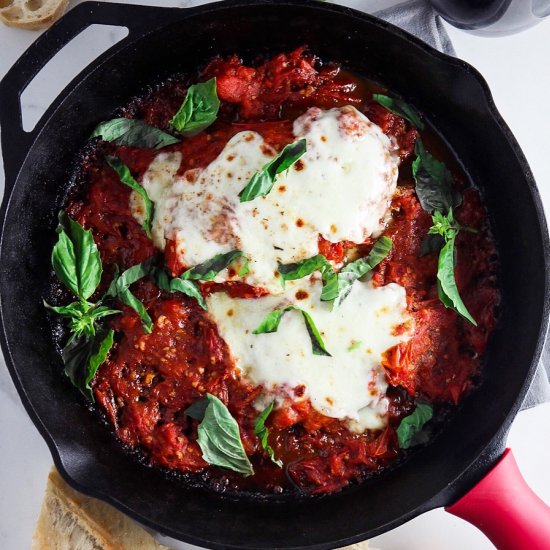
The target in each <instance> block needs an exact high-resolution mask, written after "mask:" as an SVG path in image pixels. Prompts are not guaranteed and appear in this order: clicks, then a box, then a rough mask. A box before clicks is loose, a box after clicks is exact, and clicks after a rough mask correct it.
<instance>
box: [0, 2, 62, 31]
mask: <svg viewBox="0 0 550 550" xmlns="http://www.w3.org/2000/svg"><path fill="white" fill-rule="evenodd" d="M68 4H69V0H0V20H2V21H3V22H4V23H5V24H6V25H8V26H10V27H17V28H19V29H28V30H33V31H35V30H38V29H45V28H46V27H49V26H50V25H52V23H53V22H54V21H57V19H59V18H60V17H61V16H62V15H63V13H65V10H66V9H67V5H68Z"/></svg>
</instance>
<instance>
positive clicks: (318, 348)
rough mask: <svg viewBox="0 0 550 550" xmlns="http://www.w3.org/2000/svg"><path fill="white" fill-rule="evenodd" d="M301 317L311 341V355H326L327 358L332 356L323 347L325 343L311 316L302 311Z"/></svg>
mask: <svg viewBox="0 0 550 550" xmlns="http://www.w3.org/2000/svg"><path fill="white" fill-rule="evenodd" d="M302 316H303V318H304V321H305V322H306V329H307V332H308V334H309V339H310V340H311V348H312V351H313V355H326V356H328V357H332V355H331V354H330V353H329V352H328V350H327V348H326V347H325V342H324V341H323V338H322V337H321V333H320V332H319V330H318V329H317V327H316V326H315V323H314V322H313V319H312V318H311V315H310V314H309V313H307V311H303V310H302Z"/></svg>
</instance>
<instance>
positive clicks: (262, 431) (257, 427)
mask: <svg viewBox="0 0 550 550" xmlns="http://www.w3.org/2000/svg"><path fill="white" fill-rule="evenodd" d="M271 411H273V403H270V404H269V405H268V406H267V407H266V408H265V409H264V410H263V411H262V412H261V413H260V414H259V416H258V418H256V421H255V422H254V434H255V435H256V436H257V437H258V439H259V440H260V443H261V444H262V449H264V451H266V452H267V454H268V455H269V458H271V461H272V462H273V463H275V464H277V466H279V468H282V467H283V462H282V461H281V460H277V459H276V458H275V451H274V450H273V448H272V447H271V446H270V445H269V443H268V437H269V430H268V429H267V428H266V426H265V421H266V420H267V418H268V416H269V415H270V414H271Z"/></svg>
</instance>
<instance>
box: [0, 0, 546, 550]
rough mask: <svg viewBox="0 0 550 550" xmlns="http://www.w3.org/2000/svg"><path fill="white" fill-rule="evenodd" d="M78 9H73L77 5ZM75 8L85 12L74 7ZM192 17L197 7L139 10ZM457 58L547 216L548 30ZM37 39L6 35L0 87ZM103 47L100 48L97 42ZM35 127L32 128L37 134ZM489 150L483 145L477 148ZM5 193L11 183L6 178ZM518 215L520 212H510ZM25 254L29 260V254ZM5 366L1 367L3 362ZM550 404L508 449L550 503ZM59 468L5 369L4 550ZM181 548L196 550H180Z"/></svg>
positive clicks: (471, 48) (32, 104) (415, 542)
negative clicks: (475, 78)
mask: <svg viewBox="0 0 550 550" xmlns="http://www.w3.org/2000/svg"><path fill="white" fill-rule="evenodd" d="M73 3H74V2H73ZM76 3H77V2H76ZM134 3H139V4H147V3H150V4H155V5H166V6H180V7H185V6H188V5H190V4H193V3H199V2H190V1H181V0H180V1H176V0H174V1H170V0H164V1H158V2H154V1H151V2H147V1H137V2H134ZM341 3H345V4H347V5H350V6H352V7H356V8H359V9H361V8H362V7H363V8H366V6H369V8H380V7H385V6H389V5H392V4H395V3H396V1H395V0H373V1H370V2H367V1H365V0H348V1H346V2H341ZM448 29H449V33H450V35H451V39H452V41H453V43H454V46H455V48H456V51H457V54H458V56H459V57H461V58H462V59H464V60H466V61H468V62H469V63H471V64H472V65H474V66H475V67H476V68H477V69H479V70H480V72H481V73H482V74H483V75H484V76H485V78H486V80H487V81H488V83H489V85H490V87H491V90H492V92H493V95H494V99H495V102H496V105H497V107H498V109H499V110H500V112H501V113H502V115H503V117H504V119H505V120H506V121H507V123H508V125H509V126H510V128H511V129H512V131H513V133H514V134H515V136H516V138H517V139H518V141H519V143H520V145H521V146H522V148H523V150H524V152H525V155H526V157H527V159H528V161H529V163H530V165H531V168H532V170H533V172H534V174H535V178H536V180H537V182H538V185H539V188H540V191H541V194H542V197H543V201H544V203H545V205H546V209H547V211H550V100H549V93H550V64H549V59H550V20H549V21H545V22H543V23H541V24H539V25H538V26H537V27H534V28H532V29H530V30H528V31H526V32H524V33H521V34H518V35H514V36H511V37H505V38H479V37H476V36H472V35H469V34H467V33H464V32H462V31H458V30H456V29H453V28H449V27H448ZM117 32H118V31H116V30H113V29H103V32H101V33H99V34H97V35H93V33H92V34H87V35H85V36H84V37H82V38H81V39H79V40H78V42H77V43H76V45H75V44H74V43H73V45H72V46H70V47H69V48H68V50H69V52H68V53H67V54H66V55H64V56H63V57H62V58H61V59H60V60H58V61H57V62H54V63H53V64H51V65H50V66H49V67H48V68H47V69H46V70H45V71H43V73H42V75H41V78H40V80H39V84H38V85H37V86H36V87H35V88H34V89H29V93H28V94H26V95H25V97H24V101H23V104H24V105H23V106H24V109H25V113H24V115H25V119H26V121H27V127H28V126H29V124H31V123H32V122H33V121H34V122H35V121H36V120H37V119H38V118H39V116H40V115H41V113H42V112H43V109H44V108H45V107H46V106H47V105H49V102H50V101H51V99H53V98H54V97H55V96H56V94H57V93H58V92H59V91H60V90H61V89H62V88H63V86H64V85H65V84H66V83H67V82H68V81H69V79H70V78H72V77H73V76H74V75H76V74H77V73H78V72H79V71H80V70H81V69H82V68H83V67H84V66H85V65H86V64H87V63H88V62H89V61H90V60H91V59H93V58H94V57H95V55H97V53H99V52H100V51H102V49H101V47H100V44H101V45H104V46H107V45H109V44H112V43H113V42H114V41H115V40H116V37H117V36H119V35H118V34H117ZM37 36H38V34H37V33H34V32H29V31H21V30H17V29H9V28H6V27H4V26H1V25H0V77H1V76H3V75H4V74H5V73H6V71H7V70H8V69H9V67H10V66H11V65H12V64H13V63H14V62H15V61H16V59H17V58H18V57H19V56H20V55H21V54H22V53H23V51H24V50H25V49H26V48H27V47H28V46H29V44H31V42H32V41H33V40H35V39H36V37H37ZM98 37H100V38H98ZM31 125H32V124H31ZM473 142H474V143H478V144H481V143H483V136H479V139H476V140H474V141H473ZM0 183H1V184H2V189H3V176H1V175H0ZM511 207H513V205H511ZM22 252H24V251H22ZM0 361H1V359H0ZM549 423H550V404H546V405H541V406H539V407H537V408H535V409H531V410H528V411H524V412H522V413H520V414H519V416H518V417H517V419H516V420H515V422H514V425H513V428H512V431H511V434H510V438H509V445H510V446H511V447H512V448H513V449H514V453H515V455H516V458H517V461H518V463H519V466H520V468H521V470H522V472H523V474H524V476H525V478H526V479H527V481H528V482H529V483H530V485H531V486H532V487H533V489H535V491H537V492H538V494H539V495H540V496H541V497H542V498H543V499H544V500H546V502H550V468H548V465H549V464H550V437H549V428H548V425H549ZM50 465H51V457H50V455H49V452H48V449H47V447H46V444H45V443H44V441H43V440H42V439H41V437H40V436H39V434H38V432H37V431H36V429H35V428H34V426H33V425H32V424H31V422H30V420H29V419H28V418H27V416H26V414H25V411H24V410H23V407H22V405H21V402H20V400H19V397H18V395H17V394H16V392H15V389H14V388H13V385H12V383H11V379H10V378H9V375H8V373H7V369H6V368H5V365H4V364H3V361H1V363H0V549H3V550H23V549H28V548H29V547H30V541H31V536H32V532H33V530H34V524H35V521H36V519H37V516H38V512H39V509H40V504H41V501H42V495H43V490H44V486H45V483H46V477H47V473H48V470H49V468H50ZM373 546H375V547H377V548H381V549H383V550H417V549H418V550H439V549H446V550H463V549H464V548H472V549H476V550H484V549H489V548H492V545H491V544H490V543H489V542H488V541H487V540H486V539H485V538H484V536H483V535H482V534H481V533H480V532H478V531H477V530H476V529H475V528H474V527H472V526H470V525H469V524H467V523H465V522H462V521H461V520H459V519H458V518H455V517H453V516H450V515H449V514H446V513H445V512H444V511H442V510H435V511H432V512H429V513H427V514H424V515H423V516H421V517H419V518H416V519H415V520H413V521H411V522H409V523H408V524H406V525H404V526H402V527H400V528H398V529H395V530H394V531H392V532H390V533H386V534H384V535H382V536H380V537H377V538H376V539H375V540H374V541H373ZM178 547H181V548H190V547H189V546H188V545H181V544H179V545H178Z"/></svg>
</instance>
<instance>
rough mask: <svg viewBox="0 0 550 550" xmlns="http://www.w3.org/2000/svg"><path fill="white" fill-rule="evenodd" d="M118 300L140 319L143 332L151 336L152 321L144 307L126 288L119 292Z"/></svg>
mask: <svg viewBox="0 0 550 550" xmlns="http://www.w3.org/2000/svg"><path fill="white" fill-rule="evenodd" d="M118 299H119V300H120V301H121V302H122V303H123V304H126V305H127V306H130V307H131V308H132V309H133V310H134V311H135V312H136V313H137V314H138V315H139V318H140V319H141V324H142V325H143V330H144V331H145V332H146V333H147V334H151V332H152V331H153V321H152V320H151V317H150V316H149V314H148V313H147V309H146V308H145V306H144V305H143V304H142V303H141V302H140V301H139V300H138V299H137V298H136V297H135V296H134V295H133V294H132V293H131V292H130V290H129V289H128V288H125V289H124V290H121V291H119V293H118Z"/></svg>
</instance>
